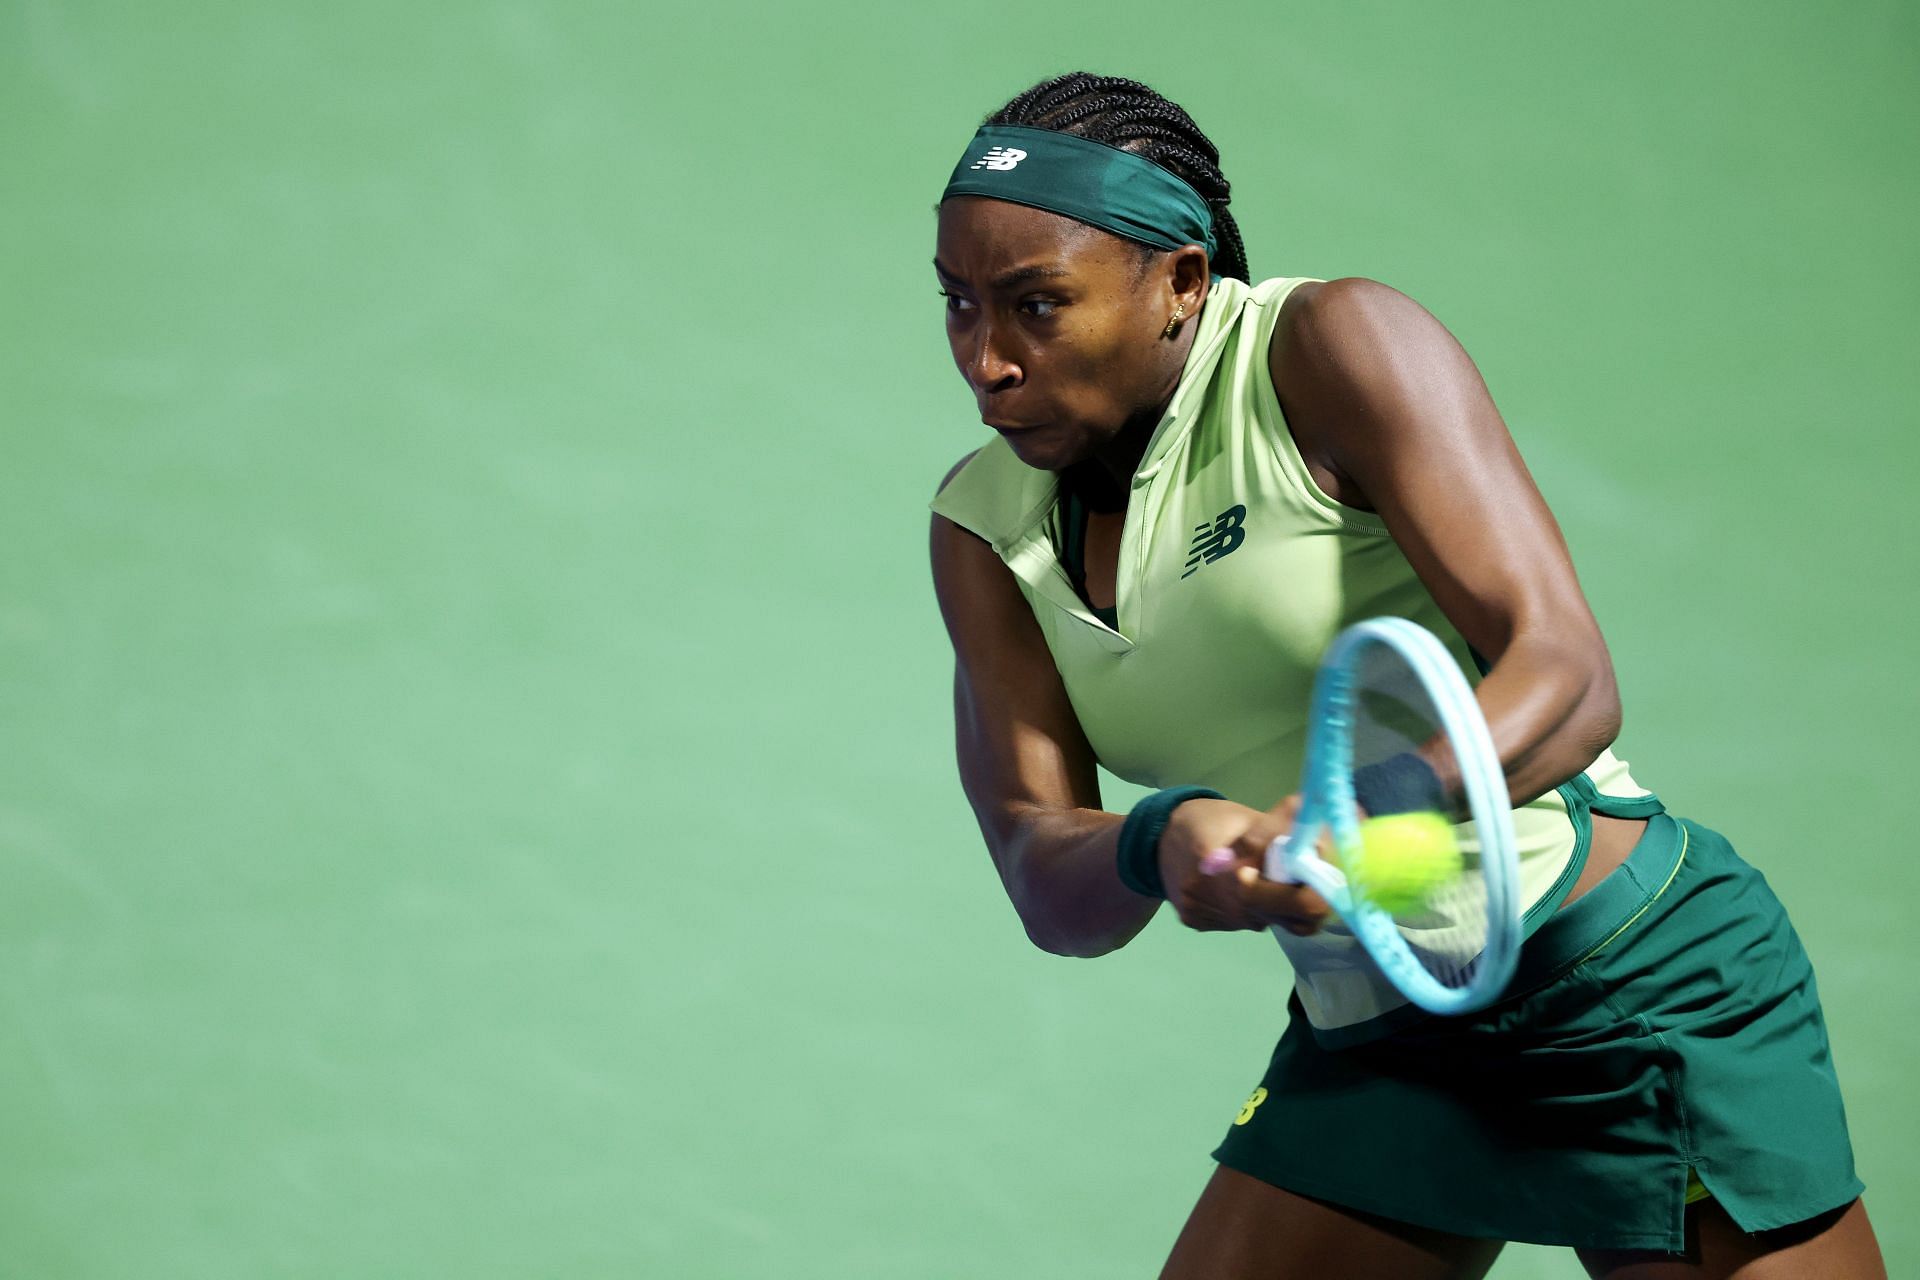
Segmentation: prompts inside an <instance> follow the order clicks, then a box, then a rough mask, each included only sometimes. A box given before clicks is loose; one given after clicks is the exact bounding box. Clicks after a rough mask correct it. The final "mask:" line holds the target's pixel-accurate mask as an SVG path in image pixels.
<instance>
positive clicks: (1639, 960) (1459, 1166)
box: [1214, 814, 1861, 1251]
mask: <svg viewBox="0 0 1920 1280" xmlns="http://www.w3.org/2000/svg"><path fill="white" fill-rule="evenodd" d="M1512 991H1513V992H1514V994H1512V995H1510V996H1509V997H1508V998H1507V999H1505V1000H1503V1001H1502V1002H1501V1003H1499V1004H1497V1005H1495V1006H1493V1007H1492V1008H1490V1009H1487V1010H1485V1011H1483V1012H1481V1013H1478V1014H1473V1015H1469V1016H1467V1017H1464V1018H1428V1019H1426V1020H1424V1021H1421V1022H1417V1023H1415V1024H1414V1025H1412V1026H1410V1027H1406V1028H1402V1029H1400V1030H1397V1031H1395V1032H1393V1033H1391V1034H1390V1035H1387V1036H1385V1037H1383V1038H1381V1039H1378V1040H1374V1041H1371V1042H1367V1043H1363V1044H1359V1045H1354V1046H1352V1047H1349V1048H1343V1049H1329V1048H1325V1047H1323V1046H1321V1045H1320V1044H1319V1043H1318V1042H1317V1041H1316V1040H1315V1038H1314V1035H1313V1031H1312V1028H1311V1027H1310V1026H1309V1025H1308V1023H1307V1020H1306V1017H1305V1015H1304V1014H1303V1013H1302V1012H1301V1010H1300V1006H1299V1003H1298V1001H1297V1000H1296V1001H1295V1002H1294V1003H1293V1005H1292V1015H1293V1018H1292V1022H1291V1024H1290V1025H1289V1027H1288V1029H1287V1032H1286V1034H1285V1036H1283V1037H1282V1038H1281V1040H1280V1044H1279V1047H1278V1048H1276V1049H1275V1050H1274V1053H1273V1060H1272V1063H1271V1064H1270V1065H1269V1066H1268V1068H1267V1073H1266V1075H1265V1077H1263V1078H1262V1080H1261V1082H1260V1088H1259V1089H1257V1090H1256V1091H1255V1092H1254V1095H1253V1097H1252V1098H1250V1099H1249V1100H1248V1103H1247V1105H1246V1106H1244V1107H1242V1108H1241V1111H1240V1114H1239V1116H1238V1117H1237V1118H1236V1120H1235V1121H1234V1124H1233V1126H1232V1128H1231V1129H1229V1131H1228V1133H1227V1139H1226V1141H1225V1142H1224V1143H1223V1144H1221V1146H1220V1148H1219V1150H1217V1151H1216V1152H1214V1158H1215V1159H1217V1160H1219V1161H1220V1162H1221V1163H1222V1164H1224V1165H1227V1166H1228V1167H1230V1168H1233V1169H1238V1170H1240V1171H1241V1172H1243V1173H1247V1174H1250V1175H1252V1176H1253V1177H1256V1178H1259V1179H1261V1180H1262V1181H1265V1182H1268V1183H1271V1184H1273V1185H1274V1186H1278V1187H1284V1188H1286V1189H1288V1190H1290V1191H1297V1192H1299V1193H1301V1194H1303V1195H1308V1196H1312V1197H1314V1198H1316V1199H1320V1200H1326V1201H1330V1202H1332V1203H1335V1204H1341V1205H1346V1206H1349V1207H1351V1208H1355V1209H1360V1210H1363V1211H1365V1212H1368V1213H1374V1214H1380V1215H1382V1216H1385V1217H1389V1218H1394V1219H1398V1220H1400V1221H1403V1222H1408V1223H1413V1224H1417V1225H1420V1226H1425V1227H1432V1228H1436V1229H1438V1230H1442V1231H1449V1232H1452V1233H1455V1234H1457V1235H1464V1236H1478V1237H1485V1238H1492V1239H1501V1240H1517V1241H1526V1242H1529V1243H1535V1244H1558V1245H1572V1246H1575V1247H1581V1248H1607V1249H1665V1250H1673V1251H1678V1250H1680V1249H1681V1248H1683V1247H1684V1244H1685V1235H1684V1229H1683V1212H1684V1209H1685V1205H1686V1203H1687V1201H1688V1198H1689V1197H1688V1187H1689V1184H1690V1182H1692V1180H1693V1179H1694V1178H1696V1177H1697V1179H1698V1182H1697V1183H1695V1184H1694V1187H1695V1190H1694V1196H1695V1198H1697V1197H1698V1196H1699V1194H1700V1192H1699V1187H1700V1186H1702V1185H1704V1187H1705V1189H1706V1193H1707V1194H1710V1195H1712V1196H1713V1197H1714V1198H1715V1199H1716V1200H1718V1201H1719V1202H1720V1204H1721V1205H1723V1206H1724V1207H1725V1208H1726V1210H1727V1212H1728V1213H1729V1214H1730V1215H1731V1216H1732V1218H1733V1220H1734V1221H1735V1222H1737V1223H1739V1224H1740V1226H1741V1227H1742V1228H1743V1229H1744V1230H1747V1231H1762V1230H1766V1229H1768V1228H1771V1227H1781V1226H1786V1225H1789V1224H1791V1223H1795V1222H1801V1221H1804V1220H1805V1219H1807V1218H1811V1217H1813V1216H1815V1215H1816V1214H1819V1213H1822V1212H1824V1211H1826V1210H1829V1209H1833V1208H1837V1207H1839V1206H1841V1205H1844V1204H1847V1203H1848V1202H1850V1201H1851V1200H1853V1199H1854V1197H1856V1196H1858V1195H1859V1194H1860V1191H1861V1183H1860V1180H1859V1179H1858V1178H1857V1177H1855V1176H1854V1169H1853V1149H1852V1146H1851V1144H1850V1143H1849V1142H1848V1139H1847V1122H1846V1115H1845V1112H1844V1111H1843V1110H1842V1108H1841V1105H1840V1087H1839V1084H1838V1082H1837V1081H1836V1080H1835V1078H1834V1071H1833V1061H1832V1058H1831V1056H1830V1054H1829V1052H1828V1048H1827V1032H1826V1025H1825V1022H1824V1021H1823V1019H1822V1018H1821V1015H1820V998H1819V994H1818V992H1817V991H1816V989H1815V987H1814V980H1813V967H1812V965H1811V964H1809V963H1808V961H1807V955H1806V952H1805V951H1804V950H1802V949H1801V946H1800V939H1799V938H1798V937H1797V936H1796V935H1795V934H1794V931H1793V926H1792V925H1791V924H1790V923H1789V922H1788V920H1787V915H1786V912H1785V910H1783V909H1782V907H1781V906H1780V902H1779V900H1778V899H1777V898H1775V897H1774V895H1773V891H1772V890H1771V889H1769V888H1768V887H1767V883H1766V880H1765V879H1764V878H1763V877H1762V876H1761V875H1760V873H1759V872H1758V871H1755V870H1754V869H1753V868H1752V867H1750V866H1748V865H1747V864H1746V863H1745V862H1742V861H1741V860H1740V857H1739V855H1738V854H1736V853H1735V852H1734V851H1733V849H1732V847H1731V846H1730V845H1729V844H1728V843H1727V841H1726V839H1725V838H1724V837H1722V836H1720V835H1719V834H1717V833H1716V832H1713V831H1710V830H1708V829H1707V828H1705V827H1702V826H1699V825H1697V824H1695V823H1692V822H1685V821H1679V820H1676V819H1674V818H1671V817H1668V816H1667V815H1665V814H1661V815H1659V816H1657V817H1655V818H1653V819H1652V820H1651V821H1650V822H1649V823H1648V826H1647V830H1646V833H1645V835H1644V836H1642V838H1641V840H1640V842H1639V844H1638V845H1636V846H1635V847H1634V850H1633V852H1632V854H1631V855H1630V856H1629V857H1628V859H1627V861H1626V862H1625V863H1624V864H1622V865H1621V866H1620V867H1619V868H1618V869H1616V870H1615V871H1614V872H1612V873H1611V874H1610V875H1608V876H1607V878H1606V879H1605V880H1603V881H1601V883H1600V884H1599V885H1597V886H1595V888H1594V889H1593V890H1592V891H1590V892H1589V893H1587V894H1586V895H1585V896H1583V897H1582V898H1580V899H1579V900H1578V901H1576V902H1574V903H1573V904H1572V905H1571V906H1568V907H1566V908H1565V909H1563V910H1561V911H1560V912H1559V913H1557V914H1556V915H1553V916H1551V917H1549V918H1548V920H1547V922H1546V923H1545V924H1543V925H1542V926H1541V927H1540V928H1539V930H1538V931H1536V932H1535V933H1534V935H1533V936H1532V937H1531V938H1530V939H1528V941H1527V943H1526V945H1525V947H1524V948H1523V949H1522V952H1521V960H1520V970H1519V974H1518V977H1517V978H1516V980H1515V983H1514V985H1513V987H1512Z"/></svg>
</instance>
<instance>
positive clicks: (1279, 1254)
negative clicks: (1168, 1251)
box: [1160, 1165, 1502, 1280]
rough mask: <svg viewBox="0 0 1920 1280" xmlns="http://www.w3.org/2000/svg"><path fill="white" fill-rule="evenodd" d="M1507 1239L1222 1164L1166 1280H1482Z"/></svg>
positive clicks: (1168, 1267)
mask: <svg viewBox="0 0 1920 1280" xmlns="http://www.w3.org/2000/svg"><path fill="white" fill-rule="evenodd" d="M1501 1243H1502V1242H1501V1241H1498V1240H1474V1239H1470V1238H1468V1237H1466V1236H1454V1235H1448V1234H1446V1233H1445V1232H1441V1231H1430V1230H1427V1229H1426V1228H1424V1227H1413V1226H1408V1225H1406V1224H1405V1223H1400V1222H1394V1221H1392V1220H1390V1219H1387V1218H1378V1217H1374V1216H1373V1215H1371V1214H1365V1213H1360V1212H1358V1211H1357V1210H1353V1209H1344V1208H1341V1207H1340V1206H1338V1205H1332V1204H1326V1203H1324V1202H1322V1201H1319V1200H1313V1199H1309V1198H1308V1197H1306V1196H1301V1195H1296V1194H1294V1193H1293V1192H1291V1191H1283V1190H1281V1189H1280V1188H1279V1187H1275V1186H1270V1185H1269V1184H1267V1183H1265V1182H1262V1181H1260V1180H1259V1179H1258V1178H1254V1177H1251V1176H1249V1175H1247V1174H1244V1173H1241V1172H1240V1171H1238V1170H1237V1169H1229V1168H1227V1167H1226V1166H1224V1165H1222V1166H1220V1167H1219V1168H1217V1169H1215V1170H1214V1173H1213V1179H1212V1180H1211V1181H1210V1182H1208V1183H1207V1187H1206V1190H1205V1191H1203V1192H1201V1194H1200V1202H1199V1203H1198V1204H1196V1205H1195V1206H1194V1208H1193V1213H1192V1215H1191V1216H1190V1217H1189V1218H1188V1219H1187V1225H1186V1226H1185V1227H1184V1228H1182V1229H1181V1232H1180V1238H1179V1239H1178V1240H1177V1241H1175V1242H1174V1246H1173V1254H1172V1256H1171V1257H1169V1258H1168V1259H1167V1265H1166V1269H1165V1270H1163V1271H1162V1272H1161V1273H1160V1280H1296V1278H1298V1280H1324V1278H1325V1277H1327V1276H1340V1277H1342V1280H1478V1278H1479V1277H1481V1276H1484V1275H1485V1274H1486V1273H1487V1269H1488V1268H1489V1267H1491V1266H1492V1265H1493V1260H1494V1259H1495V1258H1496V1257H1498V1256H1499V1253H1500V1247H1501Z"/></svg>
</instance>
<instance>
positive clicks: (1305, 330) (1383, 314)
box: [1269, 276, 1446, 373]
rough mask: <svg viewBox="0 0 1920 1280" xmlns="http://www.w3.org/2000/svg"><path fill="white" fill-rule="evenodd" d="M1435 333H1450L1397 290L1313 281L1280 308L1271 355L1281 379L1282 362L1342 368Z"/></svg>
mask: <svg viewBox="0 0 1920 1280" xmlns="http://www.w3.org/2000/svg"><path fill="white" fill-rule="evenodd" d="M1436 333H1437V334H1439V335H1445V333H1446V330H1445V329H1444V328H1443V327H1442V326H1441V324H1440V322H1439V321H1438V320H1436V319H1434V318H1433V316H1432V314H1431V313H1429V312H1428V311H1427V309H1426V308H1425V307H1423V306H1421V305H1420V304H1419V303H1417V302H1415V301H1414V300H1413V299H1412V298H1409V297H1408V296H1407V295H1406V294H1404V293H1402V292H1400V291H1399V290H1398V289H1396V288H1394V287H1393V286H1392V285H1387V284H1382V283H1380V281H1378V280H1368V279H1366V278H1364V277H1361V276H1348V277H1345V278H1343V279H1339V280H1323V281H1309V282H1307V283H1305V284H1302V285H1300V286H1299V287H1298V288H1296V289H1294V290H1293V291H1292V292H1291V293H1289V294H1288V295H1287V299H1286V301H1285V302H1284V303H1283V304H1282V305H1281V308H1280V315H1279V318H1278V320H1277V322H1276V323H1275V324H1274V327H1273V341H1272V344H1271V346H1270V347H1269V355H1270V358H1271V359H1272V360H1273V363H1274V368H1275V371H1276V373H1277V372H1278V371H1279V370H1280V368H1281V367H1282V364H1283V362H1286V363H1289V364H1293V365H1297V366H1304V367H1306V368H1323V369H1324V368H1327V367H1329V366H1331V367H1335V368H1337V367H1341V366H1351V365H1352V363H1353V362H1355V361H1364V360H1365V359H1366V357H1368V356H1369V355H1374V354H1378V353H1381V352H1384V351H1385V350H1387V349H1389V348H1393V347H1396V346H1398V345H1399V344H1401V343H1406V342H1415V343H1418V342H1421V341H1425V340H1431V339H1432V338H1433V337H1434V336H1435V334H1436Z"/></svg>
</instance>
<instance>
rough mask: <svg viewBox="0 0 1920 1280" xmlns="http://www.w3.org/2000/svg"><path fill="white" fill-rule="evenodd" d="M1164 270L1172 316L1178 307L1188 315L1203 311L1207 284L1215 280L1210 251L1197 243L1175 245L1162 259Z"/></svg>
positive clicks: (1165, 287)
mask: <svg viewBox="0 0 1920 1280" xmlns="http://www.w3.org/2000/svg"><path fill="white" fill-rule="evenodd" d="M1161 271H1162V275H1161V277H1160V279H1161V281H1162V282H1163V283H1162V284H1161V286H1160V287H1162V288H1164V289H1166V291H1167V293H1166V308H1167V315H1168V317H1169V318H1171V317H1172V316H1173V313H1174V311H1175V310H1176V308H1177V309H1179V310H1180V311H1181V314H1182V315H1183V316H1184V317H1186V318H1188V319H1191V318H1192V317H1194V316H1197V315H1199V314H1200V308H1201V306H1202V304H1204V303H1205V302H1206V300H1207V288H1208V286H1209V285H1210V284H1211V283H1212V282H1213V273H1212V270H1211V267H1210V264H1209V263H1208V262H1207V251H1206V250H1205V249H1203V248H1201V247H1200V246H1199V245H1197V244H1190V245H1187V246H1185V247H1184V248H1180V249H1175V250H1174V251H1173V252H1171V253H1169V254H1168V255H1167V256H1166V257H1165V258H1163V259H1162V260H1161Z"/></svg>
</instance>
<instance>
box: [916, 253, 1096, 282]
mask: <svg viewBox="0 0 1920 1280" xmlns="http://www.w3.org/2000/svg"><path fill="white" fill-rule="evenodd" d="M933 269H934V270H935V271H937V272H939V273H940V275H941V276H942V278H944V279H947V280H951V281H953V283H955V284H963V283H965V282H964V281H962V280H961V279H960V277H959V276H957V275H955V274H953V272H951V271H949V270H947V269H946V268H945V267H943V266H941V265H940V259H938V258H935V259H934V260H933ZM1072 274H1073V272H1071V271H1069V270H1067V269H1066V268H1065V267H1051V266H1045V265H1042V264H1038V263H1036V264H1034V265H1032V266H1026V267H1015V268H1014V269H1013V270H1011V271H1002V272H1001V273H1000V274H999V275H997V276H995V277H994V278H993V279H992V280H990V281H988V282H987V287H988V288H990V289H1011V288H1013V286H1015V285H1017V284H1025V283H1026V282H1027V281H1029V280H1057V279H1059V278H1060V277H1061V276H1070V275H1072Z"/></svg>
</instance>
